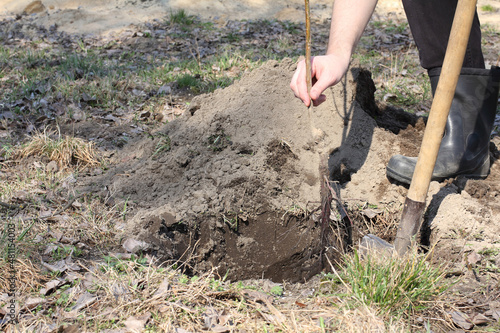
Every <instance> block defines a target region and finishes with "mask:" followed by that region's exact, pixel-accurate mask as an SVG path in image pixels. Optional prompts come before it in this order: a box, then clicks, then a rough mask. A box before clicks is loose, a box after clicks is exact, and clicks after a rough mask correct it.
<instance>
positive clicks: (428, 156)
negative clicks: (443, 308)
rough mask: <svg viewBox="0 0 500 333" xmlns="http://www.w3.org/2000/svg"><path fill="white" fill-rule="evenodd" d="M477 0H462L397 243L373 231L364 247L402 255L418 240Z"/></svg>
mask: <svg viewBox="0 0 500 333" xmlns="http://www.w3.org/2000/svg"><path fill="white" fill-rule="evenodd" d="M476 2H477V0H459V1H458V4H457V9H456V11H455V17H454V18H453V25H452V27H451V32H450V38H449V40H448V46H447V48H446V55H445V57H444V61H443V67H442V70H441V75H440V77H439V82H438V85H437V88H436V92H435V94H434V99H433V101H432V106H431V111H430V113H429V119H428V121H427V126H426V129H425V132H424V137H423V140H422V146H421V147H420V153H419V155H418V160H417V164H416V166H415V171H414V173H413V177H412V180H411V184H410V189H409V190H408V194H407V196H406V200H405V204H404V208H403V213H402V216H401V221H400V223H399V227H398V230H397V234H396V239H395V241H394V246H392V245H390V244H389V243H387V242H385V241H384V240H382V239H380V238H379V237H377V236H375V235H372V234H369V235H367V236H365V237H364V238H363V240H362V242H361V248H362V249H368V250H377V251H383V252H393V250H396V252H397V254H398V255H400V256H403V255H404V254H405V253H406V252H407V251H408V249H409V248H410V247H411V246H412V245H413V244H414V243H415V236H416V234H417V232H418V230H419V229H420V224H421V220H422V215H423V213H424V210H425V199H426V197H427V191H428V190H429V184H430V182H431V177H432V172H433V170H434V165H435V164H436V158H437V155H438V151H439V146H440V145H441V139H442V137H443V133H444V128H445V125H446V120H447V118H448V113H449V112H450V107H451V103H452V101H453V97H454V95H455V89H456V86H457V82H458V78H459V75H460V70H461V68H462V64H463V60H464V57H465V50H466V47H467V43H468V41H469V35H470V31H471V28H472V21H473V19H474V13H475V11H476Z"/></svg>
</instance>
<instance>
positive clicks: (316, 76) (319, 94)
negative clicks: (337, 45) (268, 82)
mask: <svg viewBox="0 0 500 333" xmlns="http://www.w3.org/2000/svg"><path fill="white" fill-rule="evenodd" d="M348 67H349V59H348V58H347V59H346V58H345V57H340V56H338V55H336V54H329V55H322V56H316V57H312V58H311V72H312V73H311V76H312V81H313V82H312V83H313V85H312V88H311V92H310V95H308V94H307V82H306V62H305V60H302V61H300V62H299V63H298V64H297V70H296V71H295V73H294V74H293V77H292V81H291V82H290V88H291V89H292V90H293V92H294V94H295V97H297V98H300V99H301V100H302V102H304V104H305V105H306V106H309V105H310V104H311V100H312V102H313V105H314V106H318V105H320V104H321V103H323V102H324V101H326V96H325V95H324V94H323V92H324V91H325V90H326V89H327V88H328V87H331V86H333V85H335V84H337V83H338V82H339V81H340V80H341V79H342V77H343V76H344V74H345V72H346V71H347V68H348Z"/></svg>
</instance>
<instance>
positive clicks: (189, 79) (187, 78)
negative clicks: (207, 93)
mask: <svg viewBox="0 0 500 333" xmlns="http://www.w3.org/2000/svg"><path fill="white" fill-rule="evenodd" d="M200 85H201V82H200V80H199V79H198V78H196V76H193V75H190V74H184V75H182V76H180V77H179V78H178V79H177V86H178V87H179V88H181V89H182V88H191V89H193V88H196V87H199V86H200Z"/></svg>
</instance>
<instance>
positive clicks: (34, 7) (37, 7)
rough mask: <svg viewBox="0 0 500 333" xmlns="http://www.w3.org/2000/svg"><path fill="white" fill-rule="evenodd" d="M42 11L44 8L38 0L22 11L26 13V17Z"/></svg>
mask: <svg viewBox="0 0 500 333" xmlns="http://www.w3.org/2000/svg"><path fill="white" fill-rule="evenodd" d="M43 11H45V6H44V5H43V3H42V2H41V1H39V0H37V1H33V2H32V3H30V4H29V5H27V6H26V7H25V8H24V10H23V12H24V13H26V14H27V15H31V14H37V13H41V12H43Z"/></svg>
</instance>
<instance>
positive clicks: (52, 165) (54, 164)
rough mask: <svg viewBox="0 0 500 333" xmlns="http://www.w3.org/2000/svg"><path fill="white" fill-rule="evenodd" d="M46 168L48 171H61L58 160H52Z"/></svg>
mask: <svg viewBox="0 0 500 333" xmlns="http://www.w3.org/2000/svg"><path fill="white" fill-rule="evenodd" d="M46 170H47V171H48V172H57V171H59V166H58V165H57V162H56V161H50V162H49V164H47V166H46Z"/></svg>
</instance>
